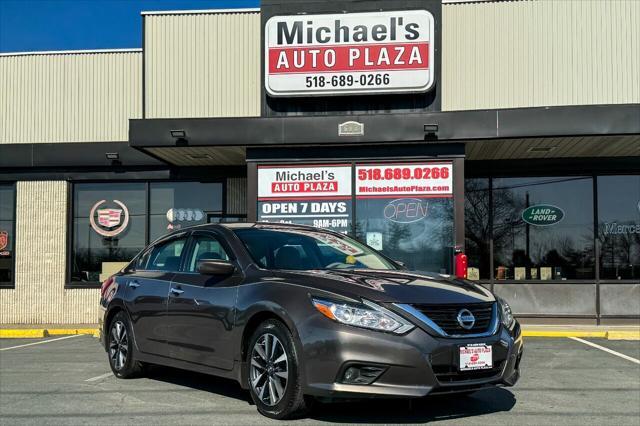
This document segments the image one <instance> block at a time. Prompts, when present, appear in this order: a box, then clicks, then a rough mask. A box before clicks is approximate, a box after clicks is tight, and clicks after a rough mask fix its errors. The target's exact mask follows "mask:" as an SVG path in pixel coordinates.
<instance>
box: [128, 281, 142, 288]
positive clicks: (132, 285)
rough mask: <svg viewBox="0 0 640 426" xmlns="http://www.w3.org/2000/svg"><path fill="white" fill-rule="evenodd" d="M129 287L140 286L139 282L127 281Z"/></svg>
mask: <svg viewBox="0 0 640 426" xmlns="http://www.w3.org/2000/svg"><path fill="white" fill-rule="evenodd" d="M127 285H128V286H129V287H131V288H138V287H140V284H138V281H129V283H128V284H127Z"/></svg>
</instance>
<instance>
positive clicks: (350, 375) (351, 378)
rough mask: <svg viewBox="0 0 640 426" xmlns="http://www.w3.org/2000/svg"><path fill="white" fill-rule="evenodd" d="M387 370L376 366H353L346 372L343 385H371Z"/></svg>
mask: <svg viewBox="0 0 640 426" xmlns="http://www.w3.org/2000/svg"><path fill="white" fill-rule="evenodd" d="M385 370H386V368H385V367H379V366H376V365H352V366H350V367H349V368H347V369H346V370H345V371H344V374H343V375H342V383H345V384H350V385H370V384H371V383H373V382H374V381H375V380H377V379H378V377H380V376H381V375H382V373H384V372H385Z"/></svg>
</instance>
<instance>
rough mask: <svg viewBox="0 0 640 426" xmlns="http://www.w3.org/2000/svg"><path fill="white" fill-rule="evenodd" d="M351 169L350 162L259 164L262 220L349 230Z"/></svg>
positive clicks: (259, 210) (344, 231)
mask: <svg viewBox="0 0 640 426" xmlns="http://www.w3.org/2000/svg"><path fill="white" fill-rule="evenodd" d="M351 170H352V168H351V165H350V164H334V165H302V166H301V165H295V166H293V165H265V166H258V220H260V221H263V222H281V223H298V224H304V225H312V226H315V227H318V228H326V229H331V230H334V231H337V232H343V233H347V232H349V230H350V227H351V203H352V202H351V193H352V188H351V186H352V184H351Z"/></svg>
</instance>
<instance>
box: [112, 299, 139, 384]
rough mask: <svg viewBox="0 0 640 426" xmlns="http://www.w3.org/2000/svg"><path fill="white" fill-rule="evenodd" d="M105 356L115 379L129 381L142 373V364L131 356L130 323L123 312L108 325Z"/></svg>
mask: <svg viewBox="0 0 640 426" xmlns="http://www.w3.org/2000/svg"><path fill="white" fill-rule="evenodd" d="M108 338H109V340H108V342H109V346H108V349H107V354H108V356H109V365H110V366H111V371H113V374H114V375H115V376H116V377H119V378H121V379H129V378H133V377H137V376H139V375H140V374H141V373H142V364H141V363H140V362H139V361H136V360H135V358H134V356H133V339H132V333H131V322H130V321H129V317H128V316H127V314H126V313H125V312H124V311H120V312H118V313H117V314H116V316H115V317H114V318H113V320H112V321H111V324H110V325H109V336H108Z"/></svg>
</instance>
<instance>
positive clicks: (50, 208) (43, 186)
mask: <svg viewBox="0 0 640 426" xmlns="http://www.w3.org/2000/svg"><path fill="white" fill-rule="evenodd" d="M67 185H68V184H67V183H66V182H60V181H48V182H44V181H38V182H18V185H17V200H16V203H17V209H16V241H15V243H16V245H15V253H16V270H15V277H16V280H15V289H0V324H94V323H97V322H98V301H99V294H100V292H99V290H98V289H70V290H65V289H64V285H65V268H66V266H65V265H66V263H67V250H66V246H67V244H66V229H67V201H68V200H67Z"/></svg>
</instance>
